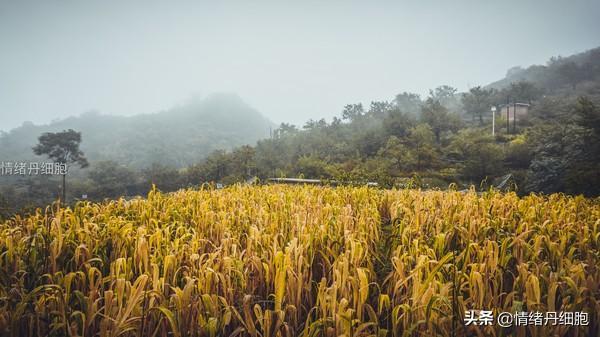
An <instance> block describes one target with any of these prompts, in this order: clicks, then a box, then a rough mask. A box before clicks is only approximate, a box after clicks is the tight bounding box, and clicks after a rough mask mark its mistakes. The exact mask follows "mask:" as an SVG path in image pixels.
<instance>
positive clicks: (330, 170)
mask: <svg viewBox="0 0 600 337" xmlns="http://www.w3.org/2000/svg"><path fill="white" fill-rule="evenodd" d="M506 102H509V103H510V105H511V106H512V105H513V104H514V103H524V104H530V105H531V106H530V109H529V113H528V114H527V115H525V116H520V117H519V118H518V119H517V120H511V121H510V123H509V125H508V129H507V123H506V122H507V120H506V117H505V115H503V114H500V113H498V114H497V116H496V121H495V122H496V128H495V131H496V132H495V134H494V136H492V132H491V131H492V130H491V129H492V121H491V107H492V106H497V107H498V110H500V108H502V106H503V104H505V103H506ZM599 107H600V48H596V49H594V50H590V51H587V52H585V53H582V54H578V55H574V56H571V57H567V58H552V59H551V60H550V61H549V62H548V65H546V66H532V67H529V68H527V69H524V70H516V69H513V70H511V71H509V72H508V74H507V77H506V78H505V79H503V80H501V81H498V82H496V83H493V84H491V85H489V86H487V87H480V86H478V87H474V88H471V89H470V90H469V91H468V92H466V93H458V92H457V90H456V89H454V88H452V87H449V86H440V87H438V88H436V89H434V90H431V91H430V94H429V95H428V96H427V97H423V98H422V97H420V96H419V95H416V94H411V93H402V94H399V95H397V96H396V97H395V98H394V99H392V100H390V101H383V102H372V103H371V104H370V106H368V107H364V106H363V105H362V104H350V105H347V106H346V107H345V108H344V110H343V111H342V113H341V116H340V118H335V119H334V120H333V121H332V122H330V123H328V122H326V121H325V120H320V121H309V122H307V123H306V124H305V125H304V126H302V127H301V128H299V127H296V126H293V125H288V124H282V125H281V126H280V127H279V129H278V130H277V131H276V133H275V137H274V138H273V139H267V140H263V141H261V142H259V144H258V145H257V146H256V147H255V148H251V149H250V148H247V149H245V150H243V151H242V150H238V151H234V152H231V153H228V154H225V153H223V152H216V153H213V154H212V155H211V156H210V157H209V158H208V159H207V160H206V161H205V162H204V163H201V164H199V165H196V166H194V167H192V168H191V169H190V170H188V173H189V174H191V176H192V177H193V178H192V179H191V181H193V182H197V181H205V180H215V181H220V180H226V181H227V180H234V181H235V180H240V178H241V177H242V176H244V174H245V173H246V172H248V171H250V172H254V174H256V175H257V176H258V177H261V178H264V177H267V176H288V177H290V176H294V177H296V176H304V177H307V178H325V179H336V180H350V181H368V180H370V181H377V182H379V183H381V184H382V185H384V186H398V185H405V184H407V183H411V184H418V185H420V186H423V187H442V188H444V187H447V186H448V184H450V183H456V184H457V185H458V186H462V187H467V186H468V185H469V184H474V185H476V186H488V185H491V184H492V183H493V182H494V180H498V179H499V178H500V177H503V176H507V175H509V174H510V176H511V177H512V179H511V185H512V187H513V188H515V189H517V191H519V192H520V193H527V192H544V193H551V192H567V193H573V194H578V193H583V194H586V195H598V194H599V193H600V108H599ZM242 158H245V159H242ZM240 161H241V162H244V163H249V164H248V165H249V166H248V167H244V166H241V167H240V165H239V163H240ZM217 168H218V169H217Z"/></svg>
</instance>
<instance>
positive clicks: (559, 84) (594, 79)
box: [487, 47, 600, 95]
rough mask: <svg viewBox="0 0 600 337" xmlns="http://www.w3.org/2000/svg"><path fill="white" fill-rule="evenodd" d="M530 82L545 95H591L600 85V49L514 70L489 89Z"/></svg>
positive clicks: (490, 85) (555, 58) (492, 84)
mask: <svg viewBox="0 0 600 337" xmlns="http://www.w3.org/2000/svg"><path fill="white" fill-rule="evenodd" d="M517 82H530V83H532V84H534V85H535V86H536V87H537V88H540V89H543V90H544V93H545V94H567V95H569V94H573V93H575V91H579V92H578V94H594V92H593V91H594V90H595V89H594V88H596V87H597V83H598V82H600V47H598V48H594V49H590V50H588V51H585V52H583V53H579V54H575V55H571V56H568V57H560V56H559V57H553V58H551V59H550V60H549V61H548V62H547V64H546V65H532V66H530V67H528V68H522V67H513V68H511V69H509V70H508V71H507V73H506V76H505V77H504V78H503V79H501V80H499V81H496V82H493V83H491V84H489V85H488V86H487V87H488V88H494V89H503V88H506V87H508V86H510V84H511V83H517Z"/></svg>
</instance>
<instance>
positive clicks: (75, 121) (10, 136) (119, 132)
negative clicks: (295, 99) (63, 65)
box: [0, 94, 272, 168]
mask: <svg viewBox="0 0 600 337" xmlns="http://www.w3.org/2000/svg"><path fill="white" fill-rule="evenodd" d="M271 125H272V124H271V122H270V121H268V120H267V119H266V118H265V117H263V116H262V115H261V114H260V113H259V112H258V111H256V110H255V109H253V108H251V107H250V106H248V105H247V104H246V103H245V102H244V101H242V99H241V98H240V97H239V96H237V95H234V94H215V95H212V96H209V97H207V98H205V99H202V100H199V99H197V100H193V101H190V102H188V103H186V104H184V105H180V106H176V107H174V108H171V109H169V110H166V111H162V112H159V113H154V114H143V115H136V116H130V117H123V116H110V115H103V114H100V113H97V112H88V113H84V114H82V115H80V116H78V117H70V118H66V119H63V120H59V121H55V122H52V123H50V124H48V125H34V124H33V123H31V122H25V123H23V125H22V126H20V127H18V128H15V129H13V130H11V131H10V132H7V133H2V134H1V135H0V158H1V159H0V160H3V161H19V160H40V159H39V157H36V156H34V155H33V153H32V150H31V148H32V147H33V146H34V145H35V144H36V143H37V137H38V136H39V135H40V134H42V133H44V132H56V131H62V130H65V129H74V130H76V131H79V132H81V133H82V143H81V149H82V150H83V151H84V153H85V154H86V156H87V157H88V159H89V160H90V162H92V163H93V162H95V161H102V160H113V161H116V162H118V163H119V164H123V165H126V166H128V167H131V168H142V167H147V166H149V165H151V164H152V163H155V162H159V163H162V164H165V165H169V166H173V167H183V166H186V165H189V164H192V163H195V162H198V161H199V160H200V159H202V158H203V157H205V156H206V155H207V154H209V153H210V152H212V151H214V150H218V149H231V148H233V147H236V146H240V145H245V144H254V143H255V142H256V141H257V140H259V139H261V138H265V137H267V136H268V135H269V127H270V126H271Z"/></svg>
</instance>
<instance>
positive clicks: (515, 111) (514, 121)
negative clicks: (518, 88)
mask: <svg viewBox="0 0 600 337" xmlns="http://www.w3.org/2000/svg"><path fill="white" fill-rule="evenodd" d="M513 133H517V102H513Z"/></svg>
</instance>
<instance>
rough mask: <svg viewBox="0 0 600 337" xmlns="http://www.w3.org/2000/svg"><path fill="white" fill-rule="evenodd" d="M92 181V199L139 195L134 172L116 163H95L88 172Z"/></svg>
mask: <svg viewBox="0 0 600 337" xmlns="http://www.w3.org/2000/svg"><path fill="white" fill-rule="evenodd" d="M88 177H89V178H90V180H91V181H92V183H93V185H92V191H91V193H90V195H91V197H93V198H95V199H101V198H117V197H121V196H127V195H135V194H138V193H139V192H141V191H139V190H138V189H137V187H138V183H137V179H136V174H135V172H134V171H132V170H130V169H128V168H127V167H125V166H123V165H119V164H118V163H116V162H114V161H101V162H97V163H94V164H93V165H92V167H91V169H90V171H89V172H88Z"/></svg>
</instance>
